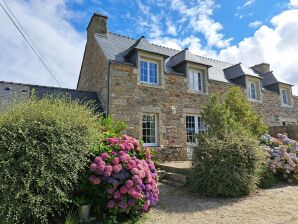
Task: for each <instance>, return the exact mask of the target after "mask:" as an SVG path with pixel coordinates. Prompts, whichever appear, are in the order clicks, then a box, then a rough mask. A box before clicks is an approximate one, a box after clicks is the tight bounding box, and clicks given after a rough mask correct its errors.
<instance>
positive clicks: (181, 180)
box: [164, 172, 187, 185]
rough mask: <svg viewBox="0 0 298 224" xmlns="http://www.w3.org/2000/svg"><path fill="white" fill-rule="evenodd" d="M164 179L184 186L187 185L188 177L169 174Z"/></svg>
mask: <svg viewBox="0 0 298 224" xmlns="http://www.w3.org/2000/svg"><path fill="white" fill-rule="evenodd" d="M164 179H166V180H170V181H173V182H177V183H181V184H183V185H184V184H186V179H187V176H186V175H183V174H178V173H170V172H167V173H166V175H165V176H164Z"/></svg>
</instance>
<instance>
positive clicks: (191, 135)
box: [186, 116, 195, 143]
mask: <svg viewBox="0 0 298 224" xmlns="http://www.w3.org/2000/svg"><path fill="white" fill-rule="evenodd" d="M186 137H187V142H189V143H192V142H195V117H194V116H186Z"/></svg>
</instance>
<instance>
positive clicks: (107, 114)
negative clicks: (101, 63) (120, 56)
mask: <svg viewBox="0 0 298 224" xmlns="http://www.w3.org/2000/svg"><path fill="white" fill-rule="evenodd" d="M110 67H111V61H110V60H109V65H108V89H107V92H108V97H107V108H106V117H108V116H109V114H110Z"/></svg>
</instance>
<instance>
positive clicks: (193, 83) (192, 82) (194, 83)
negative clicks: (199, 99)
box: [187, 69, 204, 93]
mask: <svg viewBox="0 0 298 224" xmlns="http://www.w3.org/2000/svg"><path fill="white" fill-rule="evenodd" d="M194 73H195V74H196V77H197V79H195V77H194ZM199 76H200V83H199ZM187 79H188V89H189V90H190V91H193V92H198V93H202V92H203V89H204V76H203V73H202V72H201V71H199V70H195V69H189V70H188V76H187ZM196 87H197V88H196ZM199 87H201V88H199Z"/></svg>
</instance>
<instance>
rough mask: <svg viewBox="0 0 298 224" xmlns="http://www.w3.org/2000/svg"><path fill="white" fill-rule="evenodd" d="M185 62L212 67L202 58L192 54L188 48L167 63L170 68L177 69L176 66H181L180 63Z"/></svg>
mask: <svg viewBox="0 0 298 224" xmlns="http://www.w3.org/2000/svg"><path fill="white" fill-rule="evenodd" d="M185 61H189V62H194V63H198V64H202V65H207V66H208V67H212V66H211V65H209V64H206V61H204V60H202V58H201V57H198V56H196V55H194V54H192V53H191V52H190V51H189V50H188V49H187V48H186V49H184V50H182V51H180V52H178V53H177V54H175V55H174V56H172V57H171V58H170V60H169V61H168V62H167V65H168V66H169V67H175V66H176V65H179V64H180V63H182V62H185Z"/></svg>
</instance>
